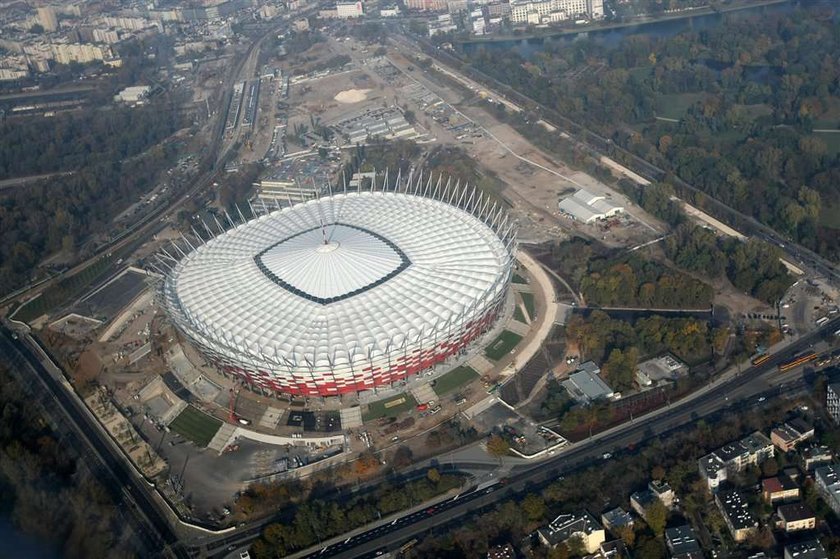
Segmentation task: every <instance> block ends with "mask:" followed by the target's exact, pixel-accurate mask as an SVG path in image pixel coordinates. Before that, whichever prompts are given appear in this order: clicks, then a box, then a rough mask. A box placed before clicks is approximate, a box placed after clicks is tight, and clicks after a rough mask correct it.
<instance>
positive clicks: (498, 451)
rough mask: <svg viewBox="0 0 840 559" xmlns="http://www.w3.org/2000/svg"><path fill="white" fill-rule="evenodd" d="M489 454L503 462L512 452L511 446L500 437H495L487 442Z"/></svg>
mask: <svg viewBox="0 0 840 559" xmlns="http://www.w3.org/2000/svg"><path fill="white" fill-rule="evenodd" d="M487 452H488V454H490V456H495V457H496V458H498V459H499V461H501V459H502V457H504V456H507V454H508V453H509V452H510V444H509V443H508V442H507V441H506V440H505V439H503V438H502V437H500V436H499V435H493V436H491V437H490V438H489V439H488V440H487Z"/></svg>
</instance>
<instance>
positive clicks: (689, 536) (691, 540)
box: [665, 524, 703, 559]
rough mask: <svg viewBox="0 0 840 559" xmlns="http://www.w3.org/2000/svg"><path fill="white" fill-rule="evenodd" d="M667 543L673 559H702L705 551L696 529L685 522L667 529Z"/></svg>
mask: <svg viewBox="0 0 840 559" xmlns="http://www.w3.org/2000/svg"><path fill="white" fill-rule="evenodd" d="M665 544H666V545H667V546H668V551H670V552H671V557H672V558H673V559H702V558H703V551H702V550H701V549H700V543H699V542H698V541H697V535H696V534H695V533H694V529H693V528H692V527H691V526H690V525H688V524H685V525H683V526H676V527H674V528H668V529H667V530H665Z"/></svg>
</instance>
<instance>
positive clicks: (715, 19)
mask: <svg viewBox="0 0 840 559" xmlns="http://www.w3.org/2000/svg"><path fill="white" fill-rule="evenodd" d="M810 6H824V7H828V8H834V7H836V6H837V3H836V0H787V1H784V2H781V3H777V4H767V5H757V6H753V7H749V8H742V9H739V10H733V11H729V12H726V13H703V14H698V15H687V16H686V17H682V18H673V19H664V20H660V21H649V22H643V23H638V24H635V25H626V26H622V27H614V28H610V29H594V30H589V31H587V30H581V31H579V32H575V31H573V30H571V31H570V30H568V29H565V30H562V31H561V32H560V33H562V34H556V35H550V34H547V35H545V36H541V37H530V38H525V39H499V40H492V39H489V40H488V39H481V40H478V41H475V42H464V43H460V44H459V45H458V48H459V49H460V50H462V51H463V52H464V53H465V54H471V53H473V52H476V51H477V50H479V49H487V50H504V51H509V50H516V51H517V52H519V54H521V55H522V56H524V57H526V58H530V57H531V56H533V55H534V54H536V53H539V52H540V51H542V50H543V48H544V47H546V46H548V45H562V44H568V43H573V42H575V41H580V40H583V39H589V40H591V41H595V42H598V43H601V44H603V45H605V46H607V47H615V46H617V45H618V44H619V43H620V42H621V41H622V40H624V39H625V38H627V37H631V36H648V37H654V38H663V37H672V36H674V35H677V34H679V33H681V32H683V31H686V30H688V29H693V30H695V31H702V30H704V29H713V28H715V27H717V26H718V25H720V24H721V23H722V22H723V21H725V20H726V19H727V18H747V17H752V16H755V15H759V14H760V15H768V14H784V13H790V12H792V11H794V10H796V9H798V8H800V7H810ZM836 16H837V14H836V13H835V17H836Z"/></svg>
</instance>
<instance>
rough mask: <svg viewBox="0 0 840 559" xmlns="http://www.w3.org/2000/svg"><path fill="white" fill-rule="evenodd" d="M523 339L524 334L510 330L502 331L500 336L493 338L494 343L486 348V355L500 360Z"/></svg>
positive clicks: (494, 359)
mask: <svg viewBox="0 0 840 559" xmlns="http://www.w3.org/2000/svg"><path fill="white" fill-rule="evenodd" d="M521 340H522V336H520V335H519V334H516V333H514V332H511V331H510V330H505V331H504V332H502V333H501V334H500V335H499V337H498V338H496V339H495V340H493V343H492V344H490V345H489V346H487V349H485V350H484V355H486V356H487V358H488V359H492V360H493V361H498V360H499V359H501V358H502V357H504V356H505V355H507V354H508V353H510V351H511V350H512V349H513V348H515V347H516V344H518V343H519V342H520V341H521Z"/></svg>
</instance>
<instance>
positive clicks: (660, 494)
mask: <svg viewBox="0 0 840 559" xmlns="http://www.w3.org/2000/svg"><path fill="white" fill-rule="evenodd" d="M648 489H649V490H650V491H651V493H653V494H654V495H655V496H656V498H657V499H659V500H660V501H662V504H663V505H665V508H667V509H672V508H674V490H673V489H671V486H670V485H668V483H667V482H664V481H661V480H658V479H655V480H653V481H651V482H650V483H648Z"/></svg>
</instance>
